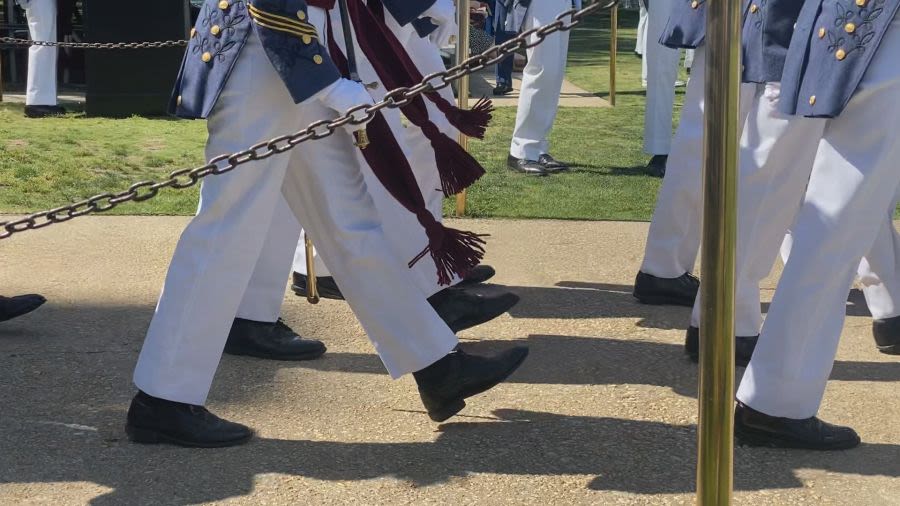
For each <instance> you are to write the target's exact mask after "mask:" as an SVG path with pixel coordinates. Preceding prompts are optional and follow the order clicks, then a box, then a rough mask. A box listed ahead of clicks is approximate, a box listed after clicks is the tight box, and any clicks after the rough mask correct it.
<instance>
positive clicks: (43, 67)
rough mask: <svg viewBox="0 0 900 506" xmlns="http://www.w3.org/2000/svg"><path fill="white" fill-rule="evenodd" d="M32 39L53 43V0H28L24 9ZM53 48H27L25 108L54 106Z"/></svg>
mask: <svg viewBox="0 0 900 506" xmlns="http://www.w3.org/2000/svg"><path fill="white" fill-rule="evenodd" d="M25 17H26V18H27V19H28V32H29V34H30V35H31V38H32V40H45V41H49V42H56V0H32V1H31V2H30V3H29V4H28V8H26V9H25ZM57 55H58V49H57V48H55V47H42V46H31V47H30V48H29V49H28V88H27V90H26V94H25V105H28V106H55V105H56V60H57Z"/></svg>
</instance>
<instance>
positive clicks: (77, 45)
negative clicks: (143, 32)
mask: <svg viewBox="0 0 900 506" xmlns="http://www.w3.org/2000/svg"><path fill="white" fill-rule="evenodd" d="M0 44H9V45H12V46H43V47H62V48H70V49H156V48H161V47H186V46H187V45H188V41H186V40H161V41H158V42H50V41H47V40H31V39H17V38H15V37H0Z"/></svg>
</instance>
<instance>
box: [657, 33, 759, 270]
mask: <svg viewBox="0 0 900 506" xmlns="http://www.w3.org/2000/svg"><path fill="white" fill-rule="evenodd" d="M694 61H695V62H696V64H695V66H694V76H693V78H692V79H691V81H690V83H688V87H687V91H686V93H685V96H684V107H683V108H682V110H681V121H680V122H679V123H678V129H677V130H676V131H675V142H674V147H673V149H672V153H671V154H670V155H669V161H668V166H667V169H666V177H665V178H664V179H663V183H662V186H661V187H660V189H659V195H658V196H657V199H656V210H655V211H654V212H653V221H651V222H650V231H649V233H648V234H647V245H646V248H645V250H644V261H643V263H642V264H641V271H642V272H645V273H647V274H651V275H653V276H657V277H661V278H677V277H678V276H681V275H682V274H684V273H685V272H691V271H693V270H694V263H695V261H696V260H697V252H698V250H699V249H700V215H701V213H702V211H703V202H702V193H701V187H702V170H703V161H702V153H703V94H704V89H703V87H704V74H705V72H706V69H705V65H706V63H705V62H706V50H705V48H704V47H703V46H701V47H699V48H697V52H696V57H695V60H694ZM755 89H756V86H755V85H747V84H745V85H742V86H741V97H740V103H741V116H740V121H741V122H742V124H743V118H744V117H746V114H747V113H746V111H747V108H748V107H749V105H750V100H751V99H752V97H753V93H754V91H755Z"/></svg>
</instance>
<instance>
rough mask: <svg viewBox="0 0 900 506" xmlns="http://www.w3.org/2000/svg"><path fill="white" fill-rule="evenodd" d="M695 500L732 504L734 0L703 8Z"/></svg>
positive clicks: (737, 75)
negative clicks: (703, 64)
mask: <svg viewBox="0 0 900 506" xmlns="http://www.w3.org/2000/svg"><path fill="white" fill-rule="evenodd" d="M706 15H707V20H706V99H705V100H706V102H705V109H706V115H705V125H704V135H703V160H704V164H703V242H702V246H701V256H702V269H701V272H702V277H701V279H702V282H701V284H700V293H701V299H702V301H703V305H702V308H701V314H700V426H699V428H698V438H697V503H698V504H700V505H701V506H709V505H728V504H731V494H732V478H733V476H732V475H733V470H732V468H733V458H734V257H735V241H736V231H737V173H738V171H737V166H738V152H737V150H738V128H739V125H738V115H739V113H738V107H739V104H738V93H739V91H740V90H739V87H740V80H741V72H740V69H741V61H740V59H741V0H709V1H708V2H707V9H706Z"/></svg>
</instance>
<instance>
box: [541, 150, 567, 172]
mask: <svg viewBox="0 0 900 506" xmlns="http://www.w3.org/2000/svg"><path fill="white" fill-rule="evenodd" d="M538 163H540V164H541V165H543V166H544V170H546V171H547V172H562V171H564V170H569V165H568V164H566V163H563V162H560V161H559V160H556V159H555V158H553V157H552V156H550V154H549V153H544V154H543V155H541V156H540V157H538Z"/></svg>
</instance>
